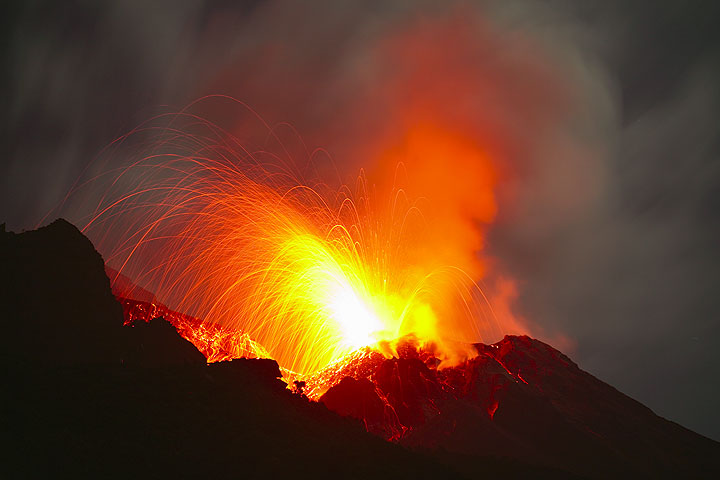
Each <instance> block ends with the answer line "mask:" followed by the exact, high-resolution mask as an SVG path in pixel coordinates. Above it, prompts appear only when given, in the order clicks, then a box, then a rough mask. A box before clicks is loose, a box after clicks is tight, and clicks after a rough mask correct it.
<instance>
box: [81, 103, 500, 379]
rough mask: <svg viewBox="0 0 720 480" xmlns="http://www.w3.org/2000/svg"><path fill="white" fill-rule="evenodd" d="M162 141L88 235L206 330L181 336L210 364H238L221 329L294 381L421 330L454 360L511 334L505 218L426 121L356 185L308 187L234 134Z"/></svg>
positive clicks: (120, 181) (131, 172)
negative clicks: (491, 274) (502, 231)
mask: <svg viewBox="0 0 720 480" xmlns="http://www.w3.org/2000/svg"><path fill="white" fill-rule="evenodd" d="M179 118H180V119H183V118H184V117H183V116H182V115H180V116H179ZM189 118H190V119H191V120H192V122H195V123H196V124H197V123H199V124H202V125H203V126H205V127H207V128H209V129H211V131H212V132H213V133H214V134H217V132H216V131H215V130H214V128H215V127H214V126H213V125H212V124H210V123H208V122H205V121H204V120H202V119H199V118H197V117H194V116H189ZM189 129H190V130H192V128H189ZM160 138H161V139H162V142H158V143H157V145H156V146H155V151H156V152H157V153H155V154H153V155H149V156H144V157H143V158H141V159H139V160H138V161H137V162H135V163H134V164H132V165H131V166H130V167H128V168H126V169H125V170H123V171H122V172H120V174H119V175H117V177H116V178H114V179H113V187H112V188H111V189H109V190H108V193H107V194H106V198H105V201H104V203H103V204H102V205H101V206H100V207H99V208H98V210H97V211H96V212H95V214H94V216H93V217H92V218H91V219H90V220H89V222H88V224H87V226H86V227H85V231H86V232H88V234H90V236H91V238H94V239H96V240H97V239H99V240H100V242H101V243H102V242H103V240H104V241H106V242H107V241H109V240H108V239H111V240H112V241H113V242H114V243H113V245H112V246H111V248H109V249H105V250H108V251H109V252H110V253H109V255H108V254H106V255H105V257H106V261H107V262H108V264H110V265H111V266H113V267H114V268H116V269H117V270H118V271H120V272H122V273H123V274H126V275H128V276H130V277H131V278H133V279H134V280H135V281H136V282H138V284H140V285H141V286H142V287H144V288H147V289H148V290H150V291H152V292H154V293H155V294H156V296H157V299H158V300H159V301H160V302H161V303H163V304H165V305H168V306H169V307H170V308H172V309H173V310H176V311H178V312H183V313H184V314H187V315H191V316H193V317H196V318H199V319H202V320H203V321H204V324H203V325H200V326H198V325H189V324H188V325H184V324H182V325H181V324H180V323H181V322H180V323H179V322H175V323H174V324H176V327H177V328H179V329H181V330H182V332H181V333H182V334H183V335H184V336H185V337H186V338H188V339H189V340H190V341H192V342H193V343H195V344H196V345H198V347H199V348H202V349H203V351H204V352H206V355H208V353H207V352H209V353H210V355H209V357H208V358H209V361H212V360H218V359H224V356H226V355H227V353H223V354H217V353H215V352H216V351H217V344H218V342H213V341H210V340H208V338H207V337H208V335H210V336H212V335H214V334H218V335H220V333H219V332H222V334H223V335H227V332H236V335H237V336H238V338H239V339H240V340H239V341H238V342H235V344H236V345H239V346H241V347H242V348H241V349H240V350H242V351H243V352H245V351H246V350H247V352H245V354H248V355H252V354H255V355H261V356H270V357H272V358H275V359H276V360H277V361H278V363H279V364H280V366H281V367H282V368H283V369H284V370H286V371H288V372H289V373H290V375H291V376H292V375H293V374H294V373H296V374H300V375H307V374H311V373H313V372H316V371H318V370H320V369H322V368H324V367H326V366H328V365H329V364H331V363H333V362H336V361H338V360H339V359H341V358H343V357H345V356H346V355H348V354H350V353H352V352H354V351H356V350H357V349H358V348H361V347H365V346H378V348H381V346H382V348H381V349H385V350H386V351H387V349H388V348H389V349H390V351H392V344H393V341H394V340H395V339H397V338H399V337H401V336H405V335H408V334H412V335H414V336H415V337H416V338H417V339H418V341H419V342H421V344H423V345H426V346H427V348H429V349H431V350H432V351H434V352H437V356H438V358H440V359H441V360H443V361H444V362H445V363H446V364H453V363H457V362H459V361H462V360H464V359H466V358H468V357H469V356H472V355H474V351H473V350H472V349H470V348H468V346H467V345H466V344H464V343H463V342H474V341H483V340H485V341H487V340H493V339H496V338H498V337H499V336H500V335H501V334H502V333H504V332H503V330H502V329H501V328H500V325H498V323H497V319H496V318H495V315H494V313H493V311H492V308H491V307H490V304H489V302H488V300H487V298H486V297H485V294H484V293H483V292H482V290H481V289H480V288H479V287H478V284H477V281H478V280H480V279H481V278H482V277H483V274H484V271H485V268H486V265H485V263H484V262H483V261H482V258H481V256H480V252H481V251H482V248H483V237H482V231H483V229H482V228H481V226H482V225H485V224H489V223H490V222H492V220H493V219H494V217H495V215H496V211H497V206H496V204H495V200H494V195H493V186H494V184H495V182H496V178H495V174H494V171H493V169H492V165H491V162H490V158H489V157H488V155H487V154H486V153H485V152H483V150H482V149H481V148H480V147H479V146H478V145H476V144H475V143H473V142H472V141H470V140H468V139H466V138H463V137H462V136H458V135H454V134H451V133H449V132H447V131H444V130H443V129H440V128H437V127H436V126H434V125H432V124H431V123H425V124H417V125H416V126H414V127H412V128H410V129H409V130H408V132H407V136H406V138H405V139H404V142H403V148H402V149H397V148H387V149H385V152H384V153H383V154H381V155H380V157H381V158H379V160H378V161H375V162H373V163H374V165H375V167H374V168H373V169H372V170H369V171H368V172H367V173H364V172H362V171H361V173H360V174H359V176H358V177H357V180H356V182H355V187H354V188H352V189H351V188H350V187H348V186H347V185H342V186H340V187H339V188H331V187H329V186H328V185H326V184H323V183H315V184H311V183H310V182H307V181H303V180H302V179H301V175H299V174H297V172H296V171H295V170H294V168H293V165H292V162H290V163H285V162H283V161H281V160H280V159H279V158H278V157H277V156H272V155H268V154H267V152H260V153H254V154H251V153H249V152H248V151H246V150H245V149H244V148H243V147H242V146H241V145H240V144H239V142H237V141H236V140H235V139H234V138H232V137H228V136H226V135H224V134H223V135H220V134H218V135H214V136H213V135H200V134H197V133H193V134H190V133H187V132H186V131H183V129H177V130H172V131H171V133H168V131H166V130H163V131H162V133H161V136H160ZM168 151H169V152H171V153H166V152H168ZM181 152H182V154H181ZM446 159H452V163H453V168H452V169H450V168H447V165H448V163H447V161H446ZM118 239H120V241H118ZM215 327H218V328H215ZM188 329H189V330H192V331H188ZM183 332H184V333H183ZM213 332H214V333H213ZM250 339H252V340H250ZM225 343H226V344H228V342H225ZM230 343H232V342H230ZM388 346H389V347H388ZM233 348H235V347H233ZM233 348H230V350H233ZM226 350H227V349H226ZM226 350H223V352H226ZM240 350H238V351H240ZM248 352H250V353H248ZM253 352H254V353H253ZM258 352H260V353H258ZM211 356H212V358H210V357H211Z"/></svg>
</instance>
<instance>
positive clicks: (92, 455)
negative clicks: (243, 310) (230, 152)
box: [0, 220, 720, 479]
mask: <svg viewBox="0 0 720 480" xmlns="http://www.w3.org/2000/svg"><path fill="white" fill-rule="evenodd" d="M0 259H1V260H2V264H3V285H2V297H1V298H0V300H1V302H2V304H1V305H2V308H3V312H4V315H3V320H2V321H3V324H2V328H3V334H4V335H3V342H2V349H1V351H0V360H2V362H3V367H4V368H3V371H4V372H5V377H4V382H3V385H4V387H5V392H6V394H5V395H6V398H7V400H8V401H7V406H6V408H5V411H4V413H3V423H2V435H3V449H2V450H0V451H2V453H3V455H4V459H3V470H2V471H3V477H4V478H37V477H48V476H50V477H56V476H62V477H67V476H71V475H72V476H80V477H93V478H97V477H103V478H104V477H108V476H111V477H123V478H137V477H141V478H149V477H154V478H158V477H162V478H164V477H170V476H179V477H203V478H207V477H211V478H213V477H214V478H220V477H222V478H227V477H244V478H258V477H264V478H280V477H281V476H289V477H294V478H393V479H398V478H434V479H438V478H456V477H458V476H464V477H467V478H481V477H485V476H490V477H495V476H502V477H503V478H528V477H532V478H537V477H542V478H568V477H573V475H581V476H589V477H617V476H623V477H627V476H641V477H658V476H682V477H694V478H699V477H707V478H714V476H715V475H717V474H718V472H719V471H718V460H717V459H718V458H720V449H718V444H717V443H716V442H713V441H710V440H708V439H705V438H704V437H701V436H699V435H696V434H694V433H693V432H690V431H688V430H686V429H684V428H682V427H680V426H678V425H676V424H674V423H672V422H668V421H666V420H664V419H662V418H660V417H657V416H656V415H655V414H654V413H652V412H651V411H650V410H649V409H647V408H645V407H644V406H642V405H641V404H639V403H638V402H635V401H634V400H632V399H630V398H629V397H627V396H625V395H623V394H622V393H620V392H618V391H617V390H615V389H614V388H612V387H610V386H609V385H607V384H605V383H603V382H600V381H599V380H597V379H595V378H594V377H592V376H591V375H589V374H588V373H586V372H584V371H582V370H580V369H579V368H578V366H577V365H575V364H574V363H573V362H572V361H571V360H570V359H568V358H567V357H565V356H564V355H562V354H561V353H560V352H558V351H557V350H554V349H553V348H552V347H550V346H548V345H545V344H543V343H542V342H538V341H536V340H532V339H530V338H528V337H506V338H505V339H504V340H503V341H501V342H498V343H497V344H495V345H490V346H485V345H477V348H478V350H479V351H480V355H479V356H478V357H476V358H474V359H472V360H469V361H468V362H466V363H465V364H463V365H461V366H459V367H455V368H450V369H445V370H437V369H436V368H435V365H436V360H435V359H434V358H433V357H431V356H429V355H427V354H424V353H423V352H418V351H417V349H415V348H414V347H411V346H400V348H399V352H400V354H399V357H400V358H393V359H385V358H384V357H382V356H379V355H376V354H367V355H360V356H358V357H356V359H355V362H354V363H353V362H351V363H350V364H347V365H345V368H344V369H343V370H341V371H339V372H336V374H337V375H338V376H337V377H336V378H337V379H340V378H342V377H343V376H345V375H349V377H348V378H345V379H344V380H343V381H342V382H340V383H339V384H338V385H336V386H335V387H333V388H331V389H330V390H329V391H328V392H327V393H326V394H325V395H324V396H323V397H322V403H313V402H310V401H308V400H307V399H306V398H305V397H303V396H300V395H297V394H293V393H291V392H290V391H289V390H287V389H286V388H285V385H284V383H282V382H281V381H280V380H279V379H278V377H279V375H280V371H279V369H278V366H277V364H276V363H275V362H274V361H271V360H244V359H243V360H234V361H232V362H219V363H214V364H211V365H207V364H206V360H205V357H204V356H203V355H202V354H201V353H200V352H198V350H197V349H196V348H195V347H194V346H193V345H192V344H191V343H190V342H188V341H187V340H185V339H183V338H182V337H180V335H179V334H178V333H177V331H176V330H175V329H174V328H173V327H172V326H171V325H170V324H169V323H167V322H165V320H163V319H161V318H160V319H152V320H151V321H150V322H149V323H143V322H136V323H135V324H134V325H135V326H132V327H131V326H126V327H123V326H122V325H123V310H122V307H121V306H120V304H119V303H118V302H117V301H116V299H115V298H114V296H113V295H112V293H111V290H110V283H109V280H108V278H107V276H106V275H105V271H104V265H103V261H102V258H101V257H100V255H99V254H98V253H97V252H96V251H95V250H94V248H93V246H92V244H91V243H90V242H89V241H88V240H87V239H86V238H85V237H84V236H83V235H82V234H81V233H80V232H79V231H78V230H77V229H76V228H75V227H74V226H72V225H70V224H69V223H67V222H65V221H63V220H58V221H56V222H54V223H53V224H51V225H49V226H47V227H44V228H41V229H39V230H36V231H33V232H27V233H22V234H14V233H8V232H5V231H4V229H2V230H1V231H0ZM158 311H161V310H158ZM162 311H164V310H162ZM325 405H327V406H328V407H330V408H331V409H332V410H335V411H337V412H339V413H341V414H342V415H343V416H345V418H343V417H342V416H340V415H337V414H336V413H333V412H332V411H330V410H328V408H326V406H325ZM352 417H355V418H359V419H360V420H361V422H358V421H357V420H355V419H354V418H352ZM365 428H367V429H368V430H370V431H371V432H374V433H377V434H379V435H380V436H383V437H386V438H393V439H394V440H396V441H397V442H398V443H399V444H400V445H398V444H394V443H390V442H386V441H384V440H382V439H381V438H379V437H378V436H376V435H371V434H369V433H367V432H366V431H365Z"/></svg>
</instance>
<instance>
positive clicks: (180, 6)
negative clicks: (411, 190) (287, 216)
mask: <svg viewBox="0 0 720 480" xmlns="http://www.w3.org/2000/svg"><path fill="white" fill-rule="evenodd" d="M46 3H47V4H44V2H34V3H33V2H27V3H24V4H22V5H17V6H15V7H14V8H16V9H17V11H16V12H14V15H10V16H9V18H11V21H13V23H12V24H11V25H10V27H8V28H7V29H5V31H6V32H8V33H7V34H8V35H9V36H10V38H9V45H10V50H9V53H10V55H9V56H8V59H7V62H8V64H7V66H6V68H5V71H6V75H7V78H6V83H7V85H8V86H9V92H10V104H9V105H8V108H7V110H6V116H5V121H6V122H7V125H6V127H5V128H4V129H3V131H4V132H6V139H5V141H4V142H3V143H4V144H5V145H6V147H7V149H8V151H7V153H6V155H5V161H4V162H3V164H2V183H3V185H2V192H1V195H2V201H1V202H0V205H2V207H1V212H2V221H7V222H8V226H9V227H10V228H30V227H33V226H35V224H36V223H37V222H39V221H40V220H41V218H42V217H43V215H45V213H46V212H47V211H49V210H50V209H51V208H52V207H54V206H55V205H56V204H57V203H58V201H59V200H61V199H62V198H63V196H64V195H65V193H66V192H67V190H68V189H69V188H70V187H71V185H72V184H73V182H74V181H75V180H76V178H78V177H79V176H80V175H81V174H83V169H84V168H85V167H86V165H88V164H89V162H90V159H91V158H92V157H93V156H94V155H96V154H97V152H99V151H100V149H101V148H102V147H103V146H105V145H106V144H107V143H109V142H110V141H112V140H113V139H114V138H115V137H117V136H118V135H122V134H123V133H125V132H126V131H127V130H129V129H131V128H132V127H134V126H135V125H136V124H137V123H139V122H140V121H142V120H144V119H145V118H147V117H148V116H150V115H152V114H154V113H156V112H158V111H175V110H177V109H178V108H181V107H182V106H183V105H185V104H187V103H188V102H190V101H192V100H195V99H196V98H197V97H199V96H202V95H205V94H208V93H223V94H228V95H232V96H234V97H237V98H239V99H241V100H243V101H246V102H247V103H248V104H249V105H251V106H252V107H253V108H254V109H255V110H257V111H258V112H259V113H260V114H261V115H262V116H263V117H265V118H266V119H267V120H268V121H269V122H270V123H275V122H282V121H287V122H290V123H291V124H292V125H293V126H294V127H295V128H297V130H298V131H299V132H300V134H301V135H302V137H303V139H304V141H305V142H306V143H307V144H308V146H310V148H314V147H316V146H322V147H324V148H326V149H327V151H328V152H330V154H331V155H332V157H333V158H334V160H335V162H336V163H337V164H339V165H340V167H341V172H340V175H341V176H344V175H350V174H354V173H355V172H356V171H357V168H359V167H360V166H367V164H368V161H367V159H368V158H374V159H377V158H380V157H381V156H382V155H383V154H385V155H389V154H393V153H395V154H399V155H404V156H405V158H404V159H405V161H407V162H410V163H412V155H411V154H410V153H411V152H412V140H411V139H410V137H409V136H408V131H409V130H412V128H411V127H413V128H414V126H416V125H417V124H418V123H420V124H424V125H427V124H434V123H435V124H440V125H442V126H443V127H444V128H446V129H448V130H449V131H451V132H453V134H458V135H461V136H462V138H463V139H470V140H469V141H471V142H473V143H474V144H475V145H480V146H482V148H483V149H484V150H485V152H486V153H487V155H488V156H489V157H490V159H491V161H490V163H491V164H492V165H493V174H494V175H497V182H498V183H497V184H496V185H494V186H493V188H492V203H493V205H494V206H495V210H492V209H491V210H492V211H490V210H487V211H486V210H483V209H477V208H473V206H477V198H476V197H474V196H473V194H475V193H477V194H478V195H479V196H481V197H482V196H483V195H485V196H486V195H488V193H487V191H486V190H487V188H486V187H487V186H484V185H482V184H479V185H476V184H472V183H471V184H470V185H467V184H465V187H464V188H461V189H460V191H459V193H457V195H459V196H460V197H461V198H460V200H459V201H460V202H461V203H464V204H466V205H467V206H468V208H469V210H467V211H466V215H465V216H464V217H463V218H462V219H459V220H458V222H457V225H465V223H464V222H466V221H467V220H468V219H470V220H473V221H475V222H476V227H477V228H478V229H479V230H477V232H475V233H473V231H472V230H463V232H461V235H466V238H467V243H468V244H469V245H474V246H476V247H482V248H483V251H484V252H485V253H484V256H485V257H487V260H486V262H484V263H483V264H482V265H481V266H478V268H480V269H485V268H486V269H488V270H489V271H492V272H493V274H494V275H496V276H497V277H498V278H500V277H502V276H503V275H506V276H507V277H508V278H512V279H514V280H515V281H516V282H517V284H516V285H515V287H514V288H516V291H517V298H516V299H514V301H513V302H512V303H511V304H510V308H511V309H512V310H513V312H514V314H515V316H517V317H520V318H524V319H525V320H526V321H527V325H528V328H529V329H530V332H531V333H532V334H533V335H535V336H538V337H540V338H545V339H549V340H550V341H551V342H553V343H555V344H556V345H557V346H558V347H560V348H563V349H565V350H568V349H574V351H571V352H570V353H571V354H572V355H573V357H574V358H575V359H576V360H577V361H578V362H579V364H580V365H581V366H583V367H584V368H586V369H588V370H589V371H590V372H592V373H594V374H596V375H598V376H599V377H600V378H602V379H603V380H606V381H609V382H610V383H612V384H613V385H615V386H617V387H618V388H619V389H620V390H622V391H624V392H626V393H628V394H630V395H631V396H634V397H636V398H637V399H638V400H640V401H642V402H644V403H646V404H647V405H649V406H651V407H652V408H654V409H655V410H656V411H657V412H658V413H660V414H661V415H666V416H668V417H669V418H671V419H673V420H677V421H680V422H681V423H683V424H685V425H686V426H688V427H690V428H693V429H695V430H697V431H699V432H700V433H704V434H706V435H710V436H712V437H714V438H716V439H717V438H720V418H719V417H718V416H717V414H716V405H717V404H718V403H720V391H719V390H718V386H717V382H715V381H714V379H715V378H718V377H719V376H720V353H718V352H720V349H718V348H717V346H718V343H717V338H720V337H719V334H720V322H718V320H717V315H718V313H717V312H718V311H720V297H718V295H717V292H716V291H717V285H720V273H719V272H720V256H719V255H718V253H717V251H718V249H717V246H718V244H719V243H718V241H719V240H720V224H718V218H720V217H718V215H717V213H716V212H717V211H718V208H720V195H718V192H719V190H718V185H720V167H719V164H718V161H717V154H718V151H717V150H718V143H717V141H718V139H719V138H720V136H719V133H720V132H718V128H719V126H720V118H718V113H717V112H718V111H719V110H718V108H717V106H718V105H717V94H718V88H717V85H718V66H719V65H718V63H717V60H715V59H716V58H718V55H717V53H718V46H719V45H720V38H718V36H717V34H716V33H714V31H715V29H714V25H713V24H712V19H713V18H716V15H713V13H715V14H717V13H718V12H717V11H716V10H717V8H718V7H716V6H714V5H712V6H711V4H709V3H708V5H705V3H703V2H697V3H696V4H694V5H692V6H684V7H683V8H684V9H683V10H677V9H678V8H680V7H675V6H674V4H673V3H672V2H669V3H667V4H666V3H663V2H660V3H657V2H653V4H652V5H653V7H652V10H651V11H648V9H647V8H645V6H644V5H640V4H639V3H637V4H636V3H630V4H629V5H628V4H627V2H583V6H580V5H576V2H569V1H554V2H540V1H532V0H527V1H520V2H512V3H511V4H508V3H510V2H492V1H488V2H402V1H391V2H378V3H377V4H373V3H372V2H359V1H358V2H331V1H328V2H302V3H300V2H291V1H272V2H245V3H243V4H240V5H239V4H237V2H223V1H208V2H205V1H190V0H188V1H183V2H168V4H167V5H164V6H162V7H160V6H158V4H153V5H146V4H145V2H136V3H135V2H117V3H108V4H103V5H100V4H92V5H90V4H87V5H86V4H84V3H75V4H71V5H70V6H66V5H63V6H60V5H57V4H55V3H54V2H46ZM710 9H714V10H715V11H710ZM163 105H169V107H163ZM215 113H216V115H217V116H220V115H222V112H215ZM214 120H215V118H214ZM217 120H221V119H217ZM225 120H226V121H227V122H236V119H234V118H233V117H232V116H228V117H227V118H226V119H225ZM237 122H238V123H235V124H234V125H232V127H233V131H234V132H242V130H243V126H244V125H243V124H242V122H241V121H237ZM458 162H459V163H455V164H453V163H452V162H448V163H447V168H448V169H449V170H448V171H449V172H450V173H447V172H445V173H443V172H440V171H438V172H436V173H438V175H439V177H438V181H439V182H441V183H442V182H443V181H445V182H446V183H448V184H450V185H452V183H453V181H454V177H453V175H457V178H458V179H463V178H464V177H463V175H469V174H471V173H472V172H474V171H475V172H476V169H477V168H478V163H477V162H475V161H468V162H467V164H463V163H462V161H458ZM102 167H103V168H106V167H107V165H103V166H102ZM408 167H409V170H412V168H411V167H412V165H408ZM96 168H100V165H95V164H92V165H91V170H89V171H86V172H85V175H88V176H89V175H92V174H93V173H95V171H94V170H93V169H96ZM377 168H380V170H382V167H377ZM420 170H423V169H420ZM423 171H424V170H423ZM374 173H376V174H377V173H381V172H380V171H378V172H374ZM476 173H477V172H476ZM369 175H370V178H371V179H372V178H373V172H372V171H371V172H369ZM376 178H382V176H378V177H376ZM411 183H412V182H411ZM443 192H447V189H444V188H439V189H438V192H435V193H436V195H435V196H436V198H437V199H440V200H442V199H443V198H445V197H444V196H443ZM432 194H433V193H432V192H431V195H432ZM71 219H72V217H71ZM491 222H492V223H491ZM461 228H465V227H464V226H463V227H461ZM453 231H454V230H453ZM478 232H480V233H478ZM455 233H457V232H456V231H455ZM478 242H480V243H478ZM487 262H490V263H491V264H487V265H486V264H485V263H487ZM498 285H500V286H501V287H502V285H503V284H502V282H500V283H499V284H498ZM506 287H507V285H505V287H503V288H504V289H505V291H506V293H507V290H508V289H507V288H506ZM498 288H500V287H498ZM510 290H512V288H510ZM563 338H565V339H566V341H565V343H562V342H563ZM558 342H560V343H562V344H558Z"/></svg>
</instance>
